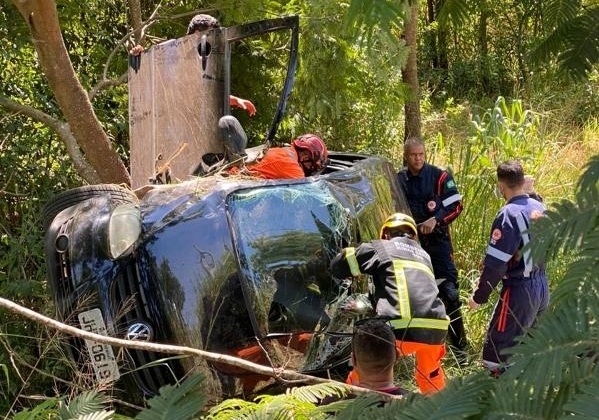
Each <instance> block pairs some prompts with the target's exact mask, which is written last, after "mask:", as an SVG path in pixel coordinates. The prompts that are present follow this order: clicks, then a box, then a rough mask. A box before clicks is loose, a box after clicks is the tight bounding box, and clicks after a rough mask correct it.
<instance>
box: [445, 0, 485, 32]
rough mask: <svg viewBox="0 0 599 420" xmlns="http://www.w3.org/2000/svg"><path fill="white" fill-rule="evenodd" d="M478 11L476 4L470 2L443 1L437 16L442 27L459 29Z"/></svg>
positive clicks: (466, 0)
mask: <svg viewBox="0 0 599 420" xmlns="http://www.w3.org/2000/svg"><path fill="white" fill-rule="evenodd" d="M477 10H478V3H477V2H472V1H470V0H445V1H444V2H443V6H442V7H441V10H440V11H439V16H437V21H438V22H439V25H441V26H442V27H448V26H454V27H456V28H460V27H461V26H464V25H465V24H467V23H468V22H469V21H470V17H471V16H472V15H473V14H474V13H475V12H476V11H477Z"/></svg>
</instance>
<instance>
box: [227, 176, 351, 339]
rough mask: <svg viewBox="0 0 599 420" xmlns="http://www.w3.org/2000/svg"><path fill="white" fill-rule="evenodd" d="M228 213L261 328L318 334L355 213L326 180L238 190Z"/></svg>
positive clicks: (331, 296) (248, 293)
mask: <svg viewBox="0 0 599 420" xmlns="http://www.w3.org/2000/svg"><path fill="white" fill-rule="evenodd" d="M227 205H228V214H229V217H230V221H231V227H232V232H233V236H234V241H235V243H236V249H237V251H238V258H239V264H240V267H241V272H242V274H243V276H244V277H245V279H246V282H244V283H245V287H246V288H247V289H246V292H247V294H246V298H248V299H249V300H254V299H255V300H256V301H255V302H252V304H253V307H254V308H264V310H263V313H260V311H259V310H258V311H256V312H255V313H256V316H257V318H258V319H257V321H258V324H259V328H260V330H262V331H263V332H267V333H272V332H300V331H314V329H315V328H317V327H318V328H320V327H325V326H326V325H327V324H328V322H329V319H330V317H329V314H327V313H326V312H325V307H326V305H327V303H328V302H330V301H331V300H333V299H334V298H335V297H336V295H335V292H334V287H333V282H332V279H331V277H330V274H329V271H328V267H329V262H330V259H331V258H332V257H333V256H334V255H335V254H336V253H337V252H338V251H339V250H340V249H341V248H342V244H343V243H347V242H348V238H349V236H350V232H351V228H350V225H349V224H350V218H349V211H348V210H346V209H345V208H343V206H342V205H341V204H340V203H339V201H338V200H336V199H335V198H334V196H333V195H332V194H331V191H330V190H329V188H328V185H327V183H326V182H325V181H322V180H320V181H317V182H311V183H302V184H291V185H275V186H265V187H262V188H254V189H247V190H241V191H238V192H235V193H233V194H231V195H230V196H229V199H228V203H227Z"/></svg>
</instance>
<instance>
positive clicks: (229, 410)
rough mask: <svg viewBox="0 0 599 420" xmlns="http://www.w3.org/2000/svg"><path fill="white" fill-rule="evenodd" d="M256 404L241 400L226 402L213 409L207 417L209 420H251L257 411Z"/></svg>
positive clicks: (232, 399)
mask: <svg viewBox="0 0 599 420" xmlns="http://www.w3.org/2000/svg"><path fill="white" fill-rule="evenodd" d="M256 405H257V404H256V403H254V402H251V401H245V400H242V399H239V398H231V399H228V400H224V401H223V402H221V403H220V404H218V405H216V406H214V407H212V408H211V409H210V411H209V412H208V415H207V416H206V419H207V420H211V419H219V420H228V419H236V420H241V419H249V418H251V416H252V414H253V413H254V411H255V410H256Z"/></svg>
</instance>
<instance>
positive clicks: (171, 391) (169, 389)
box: [136, 374, 206, 420]
mask: <svg viewBox="0 0 599 420" xmlns="http://www.w3.org/2000/svg"><path fill="white" fill-rule="evenodd" d="M203 381H204V376H203V375H202V374H194V375H192V376H189V377H188V378H186V379H185V380H184V381H183V382H181V383H180V384H178V385H166V386H163V387H162V388H160V393H159V394H158V395H156V396H155V397H153V398H152V399H150V400H149V401H148V406H149V408H146V409H145V410H143V411H141V412H140V413H139V414H138V415H137V417H136V418H137V419H139V420H156V419H169V420H178V419H180V420H189V419H190V418H193V417H195V416H197V415H198V413H200V411H201V410H202V408H203V407H204V404H205V402H206V397H205V395H204V392H203V390H202V382H203Z"/></svg>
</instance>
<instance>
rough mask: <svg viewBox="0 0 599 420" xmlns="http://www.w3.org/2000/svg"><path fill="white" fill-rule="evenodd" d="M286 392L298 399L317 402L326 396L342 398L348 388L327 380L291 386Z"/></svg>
mask: <svg viewBox="0 0 599 420" xmlns="http://www.w3.org/2000/svg"><path fill="white" fill-rule="evenodd" d="M287 394H288V395H292V396H293V397H294V398H295V399H297V400H298V401H306V402H311V403H318V402H319V401H322V400H323V399H324V398H326V397H338V398H343V397H345V396H347V395H348V394H349V388H348V387H347V386H346V385H344V384H342V383H339V382H337V383H336V382H328V383H321V384H315V385H307V386H301V387H297V388H291V389H289V390H288V391H287Z"/></svg>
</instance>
